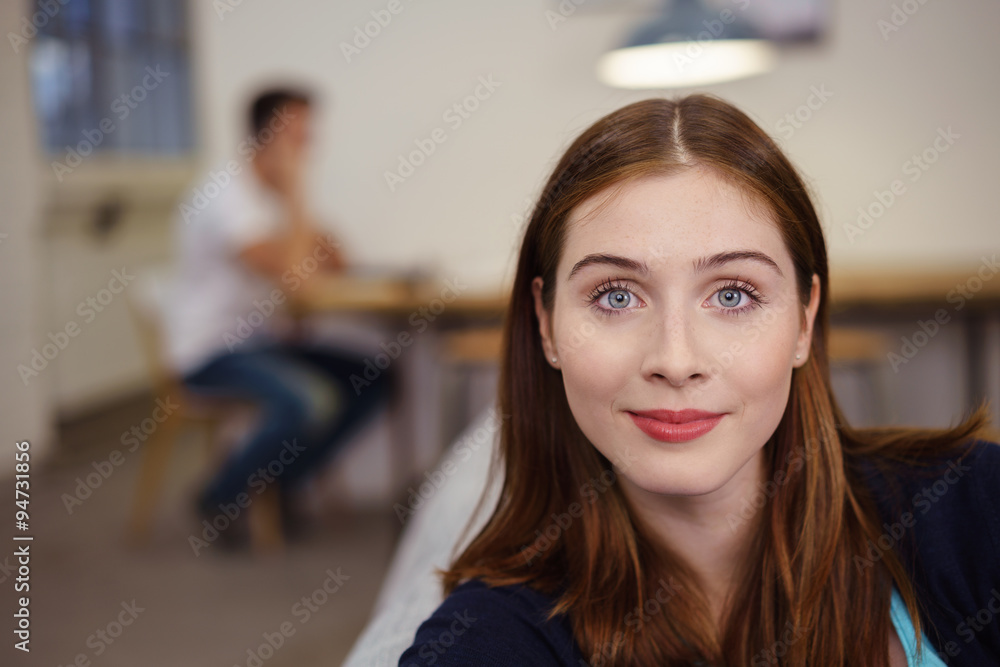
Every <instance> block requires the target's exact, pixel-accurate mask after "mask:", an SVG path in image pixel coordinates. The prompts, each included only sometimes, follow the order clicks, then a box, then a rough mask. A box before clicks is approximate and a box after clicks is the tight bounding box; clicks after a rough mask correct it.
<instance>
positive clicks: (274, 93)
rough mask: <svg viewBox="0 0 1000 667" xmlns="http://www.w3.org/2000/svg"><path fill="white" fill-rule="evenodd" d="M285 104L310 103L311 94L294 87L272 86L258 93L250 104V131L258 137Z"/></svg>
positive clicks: (307, 104)
mask: <svg viewBox="0 0 1000 667" xmlns="http://www.w3.org/2000/svg"><path fill="white" fill-rule="evenodd" d="M286 104H304V105H306V106H309V105H310V104H312V95H310V94H309V93H307V92H306V91H304V90H298V89H294V88H272V89H269V90H265V91H264V92H262V93H259V94H258V95H257V97H255V98H254V100H253V103H252V104H251V105H250V131H251V132H252V133H253V135H254V136H255V137H259V136H260V133H261V130H263V129H264V128H265V127H267V124H268V123H270V122H271V119H272V118H273V117H274V114H276V113H277V112H278V111H280V110H281V108H282V107H284V106H285V105H286Z"/></svg>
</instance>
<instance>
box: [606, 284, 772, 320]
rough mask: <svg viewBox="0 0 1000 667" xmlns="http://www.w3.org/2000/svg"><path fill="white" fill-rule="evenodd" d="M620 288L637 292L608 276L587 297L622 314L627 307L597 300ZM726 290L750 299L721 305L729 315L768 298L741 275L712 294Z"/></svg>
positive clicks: (609, 310)
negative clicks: (738, 305)
mask: <svg viewBox="0 0 1000 667" xmlns="http://www.w3.org/2000/svg"><path fill="white" fill-rule="evenodd" d="M619 290H621V291H626V292H631V293H633V294H634V292H635V290H634V288H633V286H632V284H631V283H630V282H629V281H627V280H621V279H620V278H607V279H605V280H604V281H603V282H602V283H601V284H599V285H598V286H597V287H595V288H594V289H593V290H592V291H591V292H590V294H588V295H587V299H588V301H589V302H590V303H591V304H592V305H594V306H595V307H596V308H598V310H600V311H601V312H602V313H607V314H609V315H620V314H622V313H623V312H624V311H625V310H627V309H625V308H620V309H615V308H612V309H608V308H602V307H600V306H599V305H598V304H597V300H598V299H600V298H601V297H602V296H604V295H605V294H607V293H608V292H616V291H619ZM726 290H734V291H740V292H743V293H745V294H746V295H747V297H748V298H749V299H750V302H749V303H747V304H746V305H743V306H740V307H738V308H724V307H722V306H719V308H721V309H722V310H723V311H724V312H725V313H726V314H727V315H733V316H738V315H742V314H744V313H746V312H749V311H750V310H753V309H754V308H759V307H760V306H761V305H763V304H766V303H767V299H765V298H764V295H762V294H761V293H760V291H759V290H758V289H757V288H756V287H754V285H753V284H752V283H749V282H747V281H746V280H743V279H742V278H739V277H736V278H735V279H733V280H730V281H728V282H727V283H726V284H724V285H722V286H721V287H719V288H718V289H717V290H715V291H714V292H712V296H713V297H714V296H716V295H717V294H718V293H719V292H724V291H726Z"/></svg>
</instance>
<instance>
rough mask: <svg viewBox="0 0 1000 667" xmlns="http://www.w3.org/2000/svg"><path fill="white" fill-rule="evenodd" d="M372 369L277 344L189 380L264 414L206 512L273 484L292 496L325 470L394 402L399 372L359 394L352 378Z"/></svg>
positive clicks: (342, 356)
mask: <svg viewBox="0 0 1000 667" xmlns="http://www.w3.org/2000/svg"><path fill="white" fill-rule="evenodd" d="M364 370H365V368H364V359H363V358H360V357H357V356H354V355H352V354H350V353H347V352H341V351H334V350H329V349H325V348H320V347H310V346H303V345H298V344H290V343H275V344H269V345H267V346H265V347H260V348H256V349H246V350H237V351H235V352H231V353H224V354H221V355H219V356H217V357H214V358H213V359H211V360H210V361H208V362H207V363H206V364H204V365H203V366H202V367H200V368H198V369H197V370H195V371H193V372H191V373H189V374H188V375H186V376H185V377H184V378H183V380H184V383H185V385H187V387H188V388H189V389H191V390H192V391H194V392H197V393H202V394H207V395H212V396H225V397H232V398H240V399H247V400H250V401H252V402H254V403H256V404H257V405H258V406H259V409H260V422H259V426H258V427H257V429H256V430H255V431H254V432H253V433H252V434H251V435H250V437H249V438H248V440H247V442H245V443H243V445H242V446H240V447H239V448H238V449H237V450H236V451H235V452H234V453H233V454H232V456H231V457H230V458H229V459H228V460H227V461H226V463H225V464H224V465H223V466H222V469H221V470H220V471H219V472H218V473H217V474H216V476H215V478H214V479H213V480H212V481H211V482H210V483H209V484H208V487H207V488H206V489H205V491H204V492H203V494H202V496H201V498H199V501H198V505H199V508H200V509H201V511H202V512H203V513H206V514H208V513H215V512H217V511H218V509H219V507H220V506H221V505H223V504H227V503H232V502H234V501H236V499H237V496H239V494H241V493H247V494H248V495H250V496H251V497H252V496H254V495H256V494H259V493H261V492H263V491H264V489H266V488H268V487H269V486H271V485H272V484H277V485H278V488H279V490H281V491H282V492H283V493H287V492H288V491H290V490H291V488H292V487H293V486H294V485H295V484H296V483H297V482H299V481H300V480H302V479H303V478H305V477H306V476H307V475H308V474H309V473H310V472H313V471H315V470H316V469H318V468H319V466H320V465H321V464H322V463H323V462H324V461H325V460H326V459H327V457H328V456H330V455H331V454H332V453H333V451H334V450H335V449H337V448H338V446H339V445H340V444H342V443H343V442H344V441H345V440H346V439H347V438H348V437H349V436H350V435H352V433H353V432H354V431H355V430H356V429H357V428H358V427H360V426H361V425H362V424H363V423H364V422H365V421H366V420H367V419H368V417H370V416H371V415H372V414H373V413H374V411H375V408H377V407H378V404H379V403H380V402H381V401H382V400H383V399H386V398H387V397H388V394H389V388H390V383H391V382H392V379H391V375H390V374H389V373H387V370H391V369H387V370H384V371H381V373H380V375H379V376H378V377H377V378H376V379H375V380H373V381H372V382H371V384H370V385H368V384H363V385H360V386H359V389H358V390H355V388H354V387H353V386H352V383H351V379H350V378H351V376H352V374H353V375H356V376H357V377H361V378H364V377H365V376H364ZM366 382H367V381H366Z"/></svg>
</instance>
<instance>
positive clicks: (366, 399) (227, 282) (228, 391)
mask: <svg viewBox="0 0 1000 667" xmlns="http://www.w3.org/2000/svg"><path fill="white" fill-rule="evenodd" d="M311 109H312V103H311V101H310V96H309V95H308V94H306V93H304V92H301V91H295V90H269V91H266V92H263V93H261V94H260V95H258V96H257V98H256V99H255V100H254V101H253V104H252V105H251V108H250V129H251V135H250V137H248V139H247V140H246V141H244V142H243V143H241V144H240V147H239V152H240V154H241V156H242V159H241V160H239V161H237V160H234V161H230V162H229V163H228V164H227V167H226V171H225V173H224V174H223V172H221V171H220V172H214V171H213V172H212V174H211V177H210V179H209V180H208V181H206V182H205V183H204V186H203V187H202V188H201V189H196V190H195V194H194V197H193V198H192V201H191V202H186V203H184V204H182V205H181V209H180V213H181V215H180V216H179V220H178V226H179V230H178V232H179V275H178V279H177V282H176V288H175V291H174V292H173V294H172V297H171V299H170V302H169V303H168V306H167V313H166V315H167V318H166V319H167V327H166V329H167V331H166V333H167V336H166V343H167V350H166V352H167V355H168V358H169V359H170V362H171V363H172V365H173V367H174V370H175V371H176V372H177V373H178V374H179V375H180V376H181V377H182V379H183V382H184V383H185V385H187V386H188V387H189V388H190V389H192V390H193V391H195V392H201V393H205V394H211V395H215V396H230V397H237V398H245V399H249V400H252V401H254V402H255V403H256V404H257V405H258V406H259V412H260V420H259V424H258V426H257V428H256V429H255V431H254V432H253V433H252V435H251V436H250V437H249V438H248V439H247V441H246V442H245V443H243V444H242V446H241V447H239V448H238V449H237V450H236V451H235V452H234V453H233V454H232V456H231V457H230V458H229V460H228V461H226V463H225V464H224V465H223V466H222V468H221V469H220V470H219V471H218V473H217V474H216V475H215V477H214V479H212V480H211V482H210V483H209V484H208V486H207V488H206V489H205V490H204V492H203V493H202V495H201V497H200V498H199V500H198V508H199V511H200V513H201V514H202V516H203V517H204V518H207V519H211V518H213V517H215V516H216V515H218V514H221V513H223V512H224V511H225V510H226V509H227V508H228V509H230V513H231V508H232V507H234V506H236V507H240V508H242V507H244V506H245V505H246V501H247V499H248V498H249V501H250V502H252V500H253V498H255V497H256V496H257V495H259V494H260V493H262V492H263V491H264V490H266V489H267V488H268V487H270V486H271V485H276V486H277V488H278V489H279V490H280V491H281V492H282V496H283V497H284V503H285V504H286V505H287V495H288V492H289V491H290V490H291V488H292V486H293V485H294V484H295V483H296V482H297V481H299V480H300V479H302V478H303V477H305V476H306V474H307V473H308V472H310V471H311V470H315V469H316V467H317V466H318V464H319V463H321V462H322V461H323V460H324V459H325V458H326V457H327V456H328V455H329V453H330V452H331V450H332V449H333V448H334V447H335V445H337V444H338V443H340V442H342V441H343V440H344V439H345V437H346V436H348V435H349V434H350V433H351V432H352V431H353V430H354V429H355V428H356V427H358V426H359V425H360V424H361V423H362V422H363V421H364V420H365V419H366V418H367V417H368V416H369V415H371V414H372V413H373V411H374V408H375V407H376V406H377V404H378V403H379V401H380V400H381V399H382V398H383V397H384V396H385V394H386V383H387V382H388V381H389V379H388V377H387V376H384V375H382V376H379V378H378V380H377V381H376V382H375V383H373V385H372V386H368V387H365V388H364V390H363V391H361V392H356V391H354V390H353V389H352V387H351V385H350V383H349V381H348V378H349V377H350V376H351V375H352V374H359V375H360V374H363V372H364V366H363V359H360V358H358V357H357V356H355V355H351V354H349V353H344V352H338V351H333V350H330V349H325V348H321V347H317V346H314V345H309V344H306V343H303V342H300V341H297V340H295V339H294V338H293V337H291V336H290V332H291V327H290V326H289V321H288V320H287V318H286V316H285V314H284V313H283V312H282V311H283V307H282V306H283V303H284V302H285V300H286V299H287V298H288V296H289V295H290V294H291V292H292V291H294V290H295V289H298V288H299V287H300V285H301V284H302V283H303V282H304V281H308V280H309V279H310V278H311V277H314V276H315V275H316V274H317V273H318V272H319V271H320V270H340V269H342V268H343V267H344V258H343V256H342V255H341V253H340V251H339V249H338V244H337V243H336V242H335V241H334V239H333V238H332V236H330V235H328V234H323V233H321V232H320V231H319V230H318V228H317V226H316V225H315V224H314V222H313V221H312V219H311V218H310V216H309V213H308V210H307V207H306V203H305V193H304V187H305V167H306V157H307V148H308V146H309V140H310V135H309V131H310V121H311V113H312V112H311ZM210 184H214V185H215V187H210ZM241 494H247V495H246V496H242V495H241ZM238 501H242V502H238ZM230 537H232V534H230Z"/></svg>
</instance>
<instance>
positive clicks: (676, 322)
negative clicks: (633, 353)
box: [642, 309, 707, 387]
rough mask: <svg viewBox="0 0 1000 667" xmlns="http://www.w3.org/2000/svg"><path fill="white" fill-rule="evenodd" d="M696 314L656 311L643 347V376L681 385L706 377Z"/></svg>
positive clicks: (676, 385)
mask: <svg viewBox="0 0 1000 667" xmlns="http://www.w3.org/2000/svg"><path fill="white" fill-rule="evenodd" d="M702 338H703V335H702V334H701V332H699V330H698V322H697V316H696V315H695V314H693V313H690V312H684V311H682V310H680V309H672V310H670V311H669V312H667V311H664V312H662V313H657V316H656V317H655V318H653V321H652V322H651V330H650V332H649V336H648V338H647V341H646V343H645V349H644V350H643V353H644V358H643V363H642V373H643V376H645V377H647V378H649V379H653V380H655V379H663V380H666V381H667V382H669V383H670V384H672V385H674V386H675V387H681V386H683V385H685V384H687V383H690V382H692V381H696V380H700V379H704V378H705V377H706V368H707V363H705V362H704V360H703V359H702V355H701V354H700V352H699V350H700V348H701V346H700V345H699V342H700V341H701V339H702Z"/></svg>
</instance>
